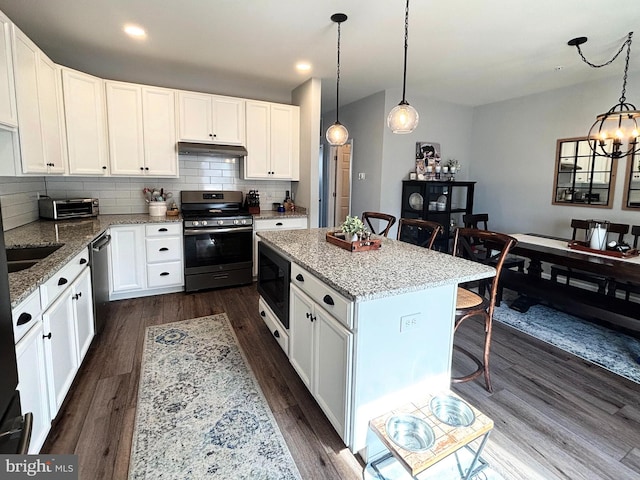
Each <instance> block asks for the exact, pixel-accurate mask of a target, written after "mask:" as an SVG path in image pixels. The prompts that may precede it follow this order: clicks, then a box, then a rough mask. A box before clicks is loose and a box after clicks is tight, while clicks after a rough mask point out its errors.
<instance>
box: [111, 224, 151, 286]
mask: <svg viewBox="0 0 640 480" xmlns="http://www.w3.org/2000/svg"><path fill="white" fill-rule="evenodd" d="M109 265H110V267H111V268H110V269H109V270H110V273H111V276H110V293H118V292H126V291H131V290H142V289H144V288H145V287H146V282H145V273H146V272H145V270H146V262H145V248H144V225H127V226H122V227H111V246H110V250H109Z"/></svg>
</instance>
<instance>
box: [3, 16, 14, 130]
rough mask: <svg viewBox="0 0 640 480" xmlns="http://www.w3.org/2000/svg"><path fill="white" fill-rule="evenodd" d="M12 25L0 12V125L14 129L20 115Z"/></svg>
mask: <svg viewBox="0 0 640 480" xmlns="http://www.w3.org/2000/svg"><path fill="white" fill-rule="evenodd" d="M11 25H12V23H11V20H9V19H8V18H7V17H6V16H5V15H4V14H3V13H2V12H0V124H1V125H2V126H5V127H10V128H13V127H17V126H18V114H17V111H16V90H15V84H14V78H13V55H12V48H11Z"/></svg>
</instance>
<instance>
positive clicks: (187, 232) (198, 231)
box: [184, 227, 253, 236]
mask: <svg viewBox="0 0 640 480" xmlns="http://www.w3.org/2000/svg"><path fill="white" fill-rule="evenodd" d="M252 231H253V227H232V228H185V229H184V234H185V235H186V236H192V235H204V234H208V233H230V232H252Z"/></svg>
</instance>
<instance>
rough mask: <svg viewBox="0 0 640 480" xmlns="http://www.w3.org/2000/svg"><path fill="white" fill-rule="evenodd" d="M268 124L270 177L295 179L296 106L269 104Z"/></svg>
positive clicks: (297, 138) (297, 117) (296, 174)
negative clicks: (269, 117) (269, 119)
mask: <svg viewBox="0 0 640 480" xmlns="http://www.w3.org/2000/svg"><path fill="white" fill-rule="evenodd" d="M270 125H271V128H270V135H271V138H270V157H271V172H272V173H271V178H275V179H288V180H297V179H298V177H299V173H298V168H297V165H298V161H299V160H298V157H299V149H300V147H299V136H300V134H299V129H300V126H299V109H298V107H294V106H291V105H278V104H273V105H271V121H270ZM250 153H251V151H249V154H250Z"/></svg>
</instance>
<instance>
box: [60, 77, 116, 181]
mask: <svg viewBox="0 0 640 480" xmlns="http://www.w3.org/2000/svg"><path fill="white" fill-rule="evenodd" d="M62 89H63V94H64V112H65V121H66V130H67V148H68V156H69V174H71V175H93V176H95V175H108V174H109V157H108V146H107V126H106V112H105V99H104V80H102V79H101V78H97V77H94V76H91V75H87V74H86V73H83V72H78V71H76V70H72V69H70V68H66V67H65V68H62Z"/></svg>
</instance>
